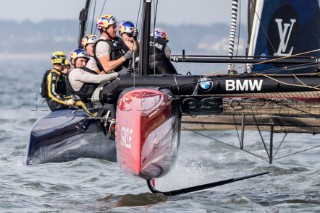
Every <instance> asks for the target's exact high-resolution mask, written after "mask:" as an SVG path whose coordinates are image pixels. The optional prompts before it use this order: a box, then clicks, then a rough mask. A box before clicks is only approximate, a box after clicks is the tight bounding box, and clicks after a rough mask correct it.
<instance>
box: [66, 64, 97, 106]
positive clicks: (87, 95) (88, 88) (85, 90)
mask: <svg viewBox="0 0 320 213" xmlns="http://www.w3.org/2000/svg"><path fill="white" fill-rule="evenodd" d="M81 69H82V70H84V71H86V72H89V73H91V74H95V75H98V74H97V73H96V72H95V71H93V70H91V69H89V68H87V67H81ZM71 72H73V70H71V71H70V72H69V74H70V73H71ZM66 83H67V87H68V89H69V90H70V91H71V92H72V93H73V94H75V95H78V96H79V97H80V98H81V100H82V101H83V102H85V103H88V102H90V99H91V96H92V94H93V92H94V90H95V89H96V88H97V86H98V84H94V83H86V82H83V85H82V86H81V88H80V90H79V91H75V90H74V89H73V88H72V86H71V84H70V82H69V79H68V80H67V81H66Z"/></svg>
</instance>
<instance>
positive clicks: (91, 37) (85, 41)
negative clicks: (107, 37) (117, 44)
mask: <svg viewBox="0 0 320 213" xmlns="http://www.w3.org/2000/svg"><path fill="white" fill-rule="evenodd" d="M97 39H98V38H97V36H96V35H94V34H89V35H86V36H85V37H83V38H82V40H81V45H82V47H83V48H85V47H86V45H87V44H94V43H95V42H96V41H97Z"/></svg>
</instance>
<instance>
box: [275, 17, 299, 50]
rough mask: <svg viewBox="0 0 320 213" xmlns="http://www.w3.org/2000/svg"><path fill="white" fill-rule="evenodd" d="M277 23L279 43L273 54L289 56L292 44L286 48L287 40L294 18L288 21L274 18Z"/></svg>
mask: <svg viewBox="0 0 320 213" xmlns="http://www.w3.org/2000/svg"><path fill="white" fill-rule="evenodd" d="M275 21H276V22H277V25H278V30H279V36H280V44H279V47H278V51H277V52H276V53H274V55H275V56H289V55H291V54H292V50H293V46H292V47H291V48H290V47H289V49H288V42H289V40H290V37H291V33H292V28H293V25H294V23H295V22H296V19H290V23H283V24H282V19H276V20H275Z"/></svg>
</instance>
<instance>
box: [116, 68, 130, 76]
mask: <svg viewBox="0 0 320 213" xmlns="http://www.w3.org/2000/svg"><path fill="white" fill-rule="evenodd" d="M128 74H130V71H129V70H127V69H123V70H121V71H119V72H118V75H119V77H120V78H121V77H122V76H125V75H128Z"/></svg>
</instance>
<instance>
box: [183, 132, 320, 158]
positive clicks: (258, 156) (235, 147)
mask: <svg viewBox="0 0 320 213" xmlns="http://www.w3.org/2000/svg"><path fill="white" fill-rule="evenodd" d="M185 130H188V131H191V132H193V133H195V134H198V135H200V136H202V137H205V138H208V139H210V140H213V141H215V142H218V143H221V144H223V145H226V146H229V147H232V148H234V149H238V150H241V151H243V152H246V153H247V154H250V155H253V156H255V157H257V158H260V159H262V160H266V161H268V159H266V158H265V157H262V156H261V155H257V154H254V153H252V152H249V151H247V150H244V149H239V147H237V146H234V145H231V144H228V143H225V142H223V141H220V140H218V139H215V138H212V137H210V136H207V135H204V134H201V133H200V132H196V131H194V130H191V129H187V128H185ZM319 146H320V145H319Z"/></svg>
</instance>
